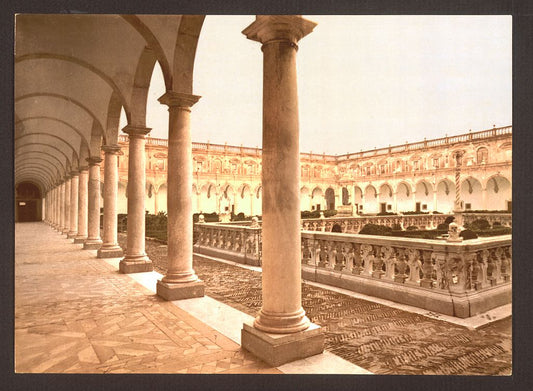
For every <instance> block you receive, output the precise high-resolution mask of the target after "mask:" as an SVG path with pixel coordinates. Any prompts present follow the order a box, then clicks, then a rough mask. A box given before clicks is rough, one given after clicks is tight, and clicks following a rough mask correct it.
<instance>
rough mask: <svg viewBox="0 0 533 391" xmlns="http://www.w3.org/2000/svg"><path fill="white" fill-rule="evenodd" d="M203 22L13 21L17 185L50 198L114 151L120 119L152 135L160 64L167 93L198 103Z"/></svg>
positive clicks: (126, 18)
mask: <svg viewBox="0 0 533 391" xmlns="http://www.w3.org/2000/svg"><path fill="white" fill-rule="evenodd" d="M203 20H204V16H202V15H199V16H197V15H71V14H70V15H40V14H21V15H17V16H16V20H15V97H14V98H15V146H14V147H15V151H14V155H15V184H18V183H21V182H24V181H28V182H32V183H34V184H36V185H37V186H39V187H40V188H41V191H42V192H46V191H47V190H48V189H50V188H51V187H53V186H54V185H55V184H56V183H57V182H58V181H60V180H61V179H62V178H63V177H64V176H65V175H68V173H70V172H71V171H72V170H76V169H78V168H79V167H83V166H86V165H87V162H86V158H88V157H90V156H100V148H101V146H102V145H105V144H115V143H116V142H117V138H118V133H119V119H120V112H121V109H122V108H123V109H124V112H125V114H126V118H127V121H128V125H131V126H135V127H144V126H146V100H147V94H148V87H149V84H150V79H151V75H152V71H153V69H154V66H155V64H156V62H159V64H160V66H161V69H162V71H163V77H164V80H165V86H166V89H167V90H170V91H176V92H184V93H192V92H193V91H192V85H193V83H192V80H193V66H194V58H195V53H196V46H197V42H198V37H199V34H200V30H201V28H202V24H203Z"/></svg>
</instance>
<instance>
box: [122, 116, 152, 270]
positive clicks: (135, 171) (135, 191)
mask: <svg viewBox="0 0 533 391" xmlns="http://www.w3.org/2000/svg"><path fill="white" fill-rule="evenodd" d="M149 131H150V129H148V128H136V127H132V126H127V127H126V128H124V132H126V133H128V134H129V157H128V228H127V230H128V241H127V248H126V255H125V257H124V259H122V260H121V261H120V271H121V272H122V273H136V272H145V271H151V270H152V268H153V267H152V261H151V260H150V258H148V256H147V255H146V252H145V206H144V198H145V189H146V171H145V170H146V168H145V165H146V163H145V159H146V156H145V150H144V145H145V138H144V136H145V134H146V133H148V132H149Z"/></svg>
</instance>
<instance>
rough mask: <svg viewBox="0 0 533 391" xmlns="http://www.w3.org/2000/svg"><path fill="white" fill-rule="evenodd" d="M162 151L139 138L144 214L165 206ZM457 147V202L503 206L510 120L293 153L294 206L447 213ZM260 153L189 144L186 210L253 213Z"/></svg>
mask: <svg viewBox="0 0 533 391" xmlns="http://www.w3.org/2000/svg"><path fill="white" fill-rule="evenodd" d="M119 145H120V147H121V152H120V153H119V156H118V170H119V187H118V199H117V203H118V213H127V196H126V194H127V186H128V185H127V177H128V152H127V151H128V138H127V136H119ZM167 150H168V141H167V140H166V139H159V138H150V137H147V139H146V148H145V154H146V197H145V209H146V210H147V211H148V212H149V213H157V212H166V208H167V182H166V181H167ZM458 151H462V152H463V153H464V155H463V160H462V166H461V180H460V181H461V200H462V202H463V207H464V208H465V209H466V210H507V211H511V208H512V186H511V184H512V127H511V126H508V127H501V128H493V129H488V130H483V131H479V132H468V133H465V134H461V135H457V136H452V137H443V138H439V139H432V140H423V141H419V142H416V143H407V144H404V145H397V146H390V147H386V148H379V149H373V150H368V151H361V152H357V153H350V154H346V155H337V156H333V155H326V154H314V153H301V155H300V161H301V183H300V184H301V193H300V203H301V206H300V208H301V210H302V211H304V210H309V211H313V210H317V209H320V210H324V209H338V210H340V209H342V210H344V211H346V210H348V211H349V214H352V215H355V214H377V213H382V212H389V213H403V212H415V211H420V212H432V211H437V212H441V213H451V212H452V211H453V205H454V197H455V179H454V178H455V168H456V167H455V164H456V162H455V159H454V158H453V156H454V154H455V153H456V152H458ZM261 155H262V151H261V149H260V148H249V147H243V146H232V145H227V144H225V145H221V144H210V143H193V186H192V196H193V200H192V201H193V203H192V204H193V211H194V213H200V212H201V213H211V212H217V213H224V212H233V213H235V214H238V213H244V214H245V215H246V216H250V215H261V198H262V197H261V196H262V188H261ZM102 166H104V165H102ZM101 169H102V175H101V177H102V178H104V175H103V171H104V167H102V168H101Z"/></svg>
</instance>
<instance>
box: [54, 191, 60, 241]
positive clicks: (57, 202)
mask: <svg viewBox="0 0 533 391" xmlns="http://www.w3.org/2000/svg"><path fill="white" fill-rule="evenodd" d="M55 209H56V223H55V225H54V228H55V229H56V230H57V231H59V227H60V226H61V182H59V183H58V184H57V186H56V208H55Z"/></svg>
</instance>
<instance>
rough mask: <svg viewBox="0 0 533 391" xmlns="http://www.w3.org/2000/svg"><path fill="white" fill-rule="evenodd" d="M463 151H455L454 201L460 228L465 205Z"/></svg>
mask: <svg viewBox="0 0 533 391" xmlns="http://www.w3.org/2000/svg"><path fill="white" fill-rule="evenodd" d="M463 154H464V152H463V151H457V152H456V153H455V201H454V203H453V215H454V217H455V220H454V223H456V224H457V226H458V227H459V229H462V227H463V207H462V203H461V166H462V163H463Z"/></svg>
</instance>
